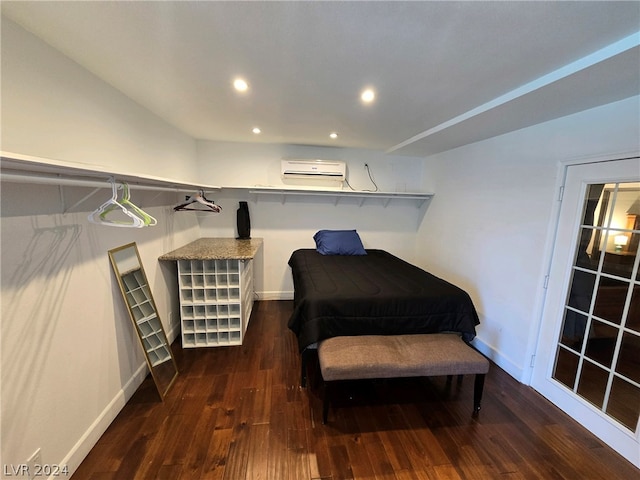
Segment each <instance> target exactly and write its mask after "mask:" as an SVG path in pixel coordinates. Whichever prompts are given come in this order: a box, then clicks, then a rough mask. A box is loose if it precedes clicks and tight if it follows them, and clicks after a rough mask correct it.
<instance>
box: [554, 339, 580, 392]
mask: <svg viewBox="0 0 640 480" xmlns="http://www.w3.org/2000/svg"><path fill="white" fill-rule="evenodd" d="M578 360H579V358H578V356H577V355H574V354H573V353H570V352H569V351H568V350H565V349H564V348H559V349H558V356H557V357H556V364H555V366H554V368H553V378H555V379H556V380H558V381H559V382H561V383H564V384H565V385H566V386H567V387H569V388H570V389H571V390H573V384H574V383H575V381H576V372H577V371H578Z"/></svg>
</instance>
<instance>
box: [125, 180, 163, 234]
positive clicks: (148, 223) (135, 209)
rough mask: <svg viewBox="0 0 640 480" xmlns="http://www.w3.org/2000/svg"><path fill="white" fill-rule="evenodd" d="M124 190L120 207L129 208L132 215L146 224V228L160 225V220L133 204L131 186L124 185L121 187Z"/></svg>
mask: <svg viewBox="0 0 640 480" xmlns="http://www.w3.org/2000/svg"><path fill="white" fill-rule="evenodd" d="M120 186H121V188H122V199H121V200H120V201H119V202H118V203H120V205H123V206H124V207H125V208H128V209H129V210H130V211H132V213H133V214H134V215H136V216H138V217H140V218H141V219H142V223H144V225H143V226H144V227H153V226H154V225H157V224H158V220H156V219H155V218H153V217H152V216H151V215H149V214H148V213H147V212H145V211H144V210H142V209H141V208H140V207H138V206H137V205H134V204H133V203H131V200H130V194H129V185H128V184H126V183H123V184H121V185H120Z"/></svg>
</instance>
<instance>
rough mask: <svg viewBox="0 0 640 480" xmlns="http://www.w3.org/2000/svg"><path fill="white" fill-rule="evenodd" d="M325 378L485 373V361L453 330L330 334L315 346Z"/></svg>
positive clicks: (347, 378) (344, 378)
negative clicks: (394, 333) (419, 332)
mask: <svg viewBox="0 0 640 480" xmlns="http://www.w3.org/2000/svg"><path fill="white" fill-rule="evenodd" d="M318 359H319V362H320V370H321V372H322V378H323V379H324V380H325V381H333V380H356V379H364V378H395V377H422V376H425V377H428V376H440V375H465V374H474V373H482V374H484V373H487V372H488V371H489V361H488V360H487V359H486V358H485V357H483V356H482V355H481V354H480V353H479V352H477V351H476V350H474V349H473V348H471V347H470V346H469V345H467V344H466V343H464V341H463V340H462V339H461V338H460V336H459V335H458V334H455V333H432V334H420V335H361V336H352V337H333V338H329V339H327V340H323V341H322V342H320V344H319V345H318Z"/></svg>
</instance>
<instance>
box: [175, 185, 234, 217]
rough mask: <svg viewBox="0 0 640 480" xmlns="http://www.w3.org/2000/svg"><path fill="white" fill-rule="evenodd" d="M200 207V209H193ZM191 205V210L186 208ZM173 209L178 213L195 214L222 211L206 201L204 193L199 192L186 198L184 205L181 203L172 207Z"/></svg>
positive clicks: (218, 206) (219, 207)
mask: <svg viewBox="0 0 640 480" xmlns="http://www.w3.org/2000/svg"><path fill="white" fill-rule="evenodd" d="M198 204H199V205H201V208H193V207H196V206H198ZM189 205H191V208H188V207H189ZM173 209H174V210H175V211H176V212H178V211H180V210H194V211H196V212H212V213H220V212H221V211H222V207H221V206H220V205H216V204H215V203H214V202H213V201H211V200H209V199H207V198H206V197H205V196H204V191H202V190H200V191H199V192H198V193H196V194H195V195H191V196H190V197H187V201H186V202H185V203H181V204H180V205H177V206H175V207H173Z"/></svg>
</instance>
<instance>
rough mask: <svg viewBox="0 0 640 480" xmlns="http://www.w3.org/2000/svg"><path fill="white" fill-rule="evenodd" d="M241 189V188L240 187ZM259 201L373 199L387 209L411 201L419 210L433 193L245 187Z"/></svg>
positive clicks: (338, 201) (360, 201)
mask: <svg viewBox="0 0 640 480" xmlns="http://www.w3.org/2000/svg"><path fill="white" fill-rule="evenodd" d="M238 188H240V187H238ZM243 189H246V190H248V191H249V194H251V195H254V197H255V199H258V198H259V197H260V196H261V195H271V196H278V197H280V199H281V202H282V204H284V203H286V201H287V200H288V199H290V198H295V197H297V196H312V197H330V198H333V199H334V203H335V204H336V205H338V204H339V203H340V201H341V200H344V199H349V198H351V199H356V200H357V201H358V203H359V205H360V206H362V205H364V203H365V202H367V201H369V200H373V199H377V200H380V201H381V202H382V205H383V206H384V207H386V206H387V205H389V203H390V202H391V201H392V200H410V201H414V202H415V204H416V206H417V208H420V207H422V205H424V203H425V202H427V201H429V200H430V199H431V197H433V193H409V192H365V191H355V190H337V189H336V190H329V189H311V188H295V189H294V188H279V187H243Z"/></svg>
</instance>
